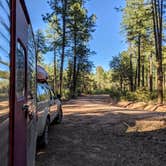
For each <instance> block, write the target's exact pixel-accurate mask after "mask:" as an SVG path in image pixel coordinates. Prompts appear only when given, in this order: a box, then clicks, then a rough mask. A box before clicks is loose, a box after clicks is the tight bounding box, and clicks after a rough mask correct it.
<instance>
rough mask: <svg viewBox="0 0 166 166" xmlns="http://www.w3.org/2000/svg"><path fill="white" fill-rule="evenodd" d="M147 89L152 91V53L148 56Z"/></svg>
mask: <svg viewBox="0 0 166 166" xmlns="http://www.w3.org/2000/svg"><path fill="white" fill-rule="evenodd" d="M149 91H150V92H152V91H153V70H152V55H151V56H150V58H149Z"/></svg>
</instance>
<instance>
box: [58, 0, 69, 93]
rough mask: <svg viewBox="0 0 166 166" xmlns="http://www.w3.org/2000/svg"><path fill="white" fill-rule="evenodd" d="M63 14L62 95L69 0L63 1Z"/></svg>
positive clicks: (60, 87)
mask: <svg viewBox="0 0 166 166" xmlns="http://www.w3.org/2000/svg"><path fill="white" fill-rule="evenodd" d="M62 2H63V6H64V7H63V14H62V24H63V25H62V26H63V35H62V54H61V66H60V85H59V91H60V95H62V85H63V66H64V58H65V47H66V10H67V0H63V1H62Z"/></svg>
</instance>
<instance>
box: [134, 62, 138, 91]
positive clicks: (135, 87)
mask: <svg viewBox="0 0 166 166" xmlns="http://www.w3.org/2000/svg"><path fill="white" fill-rule="evenodd" d="M137 63H138V62H137ZM137 66H138V64H137ZM137 73H138V67H136V72H135V86H134V90H137V78H138V76H137Z"/></svg>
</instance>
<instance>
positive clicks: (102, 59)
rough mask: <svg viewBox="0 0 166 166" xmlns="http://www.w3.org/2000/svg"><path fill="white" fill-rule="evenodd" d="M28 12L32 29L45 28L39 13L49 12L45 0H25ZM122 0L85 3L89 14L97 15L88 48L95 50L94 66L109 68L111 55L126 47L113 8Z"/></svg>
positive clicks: (91, 0) (122, 4) (123, 2)
mask: <svg viewBox="0 0 166 166" xmlns="http://www.w3.org/2000/svg"><path fill="white" fill-rule="evenodd" d="M25 2H26V4H27V8H28V10H29V13H30V17H31V21H32V25H33V28H34V31H35V30H36V29H38V28H41V29H45V27H46V25H45V23H43V21H42V17H41V15H42V14H44V13H46V12H49V6H48V5H47V3H46V0H34V1H32V0H25ZM124 5H125V1H124V0H90V1H89V2H88V4H87V8H88V10H89V14H92V13H94V14H96V15H97V23H96V24H97V25H96V32H95V33H94V34H93V38H92V40H91V41H90V48H91V49H92V50H93V51H96V55H94V56H93V57H91V60H92V61H93V62H94V64H95V66H102V67H103V68H104V69H105V70H108V69H109V61H110V60H111V57H112V56H114V55H117V54H118V53H119V52H121V51H123V50H124V49H125V48H126V44H125V40H124V38H123V34H121V33H120V22H121V13H120V12H117V11H116V10H115V9H114V8H115V7H119V6H124Z"/></svg>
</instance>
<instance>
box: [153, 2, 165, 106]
mask: <svg viewBox="0 0 166 166" xmlns="http://www.w3.org/2000/svg"><path fill="white" fill-rule="evenodd" d="M152 13H153V28H154V37H155V49H156V61H157V94H158V103H159V104H162V103H163V71H162V60H163V58H162V40H163V39H162V33H163V0H161V1H159V0H158V3H157V1H156V0H152Z"/></svg>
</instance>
